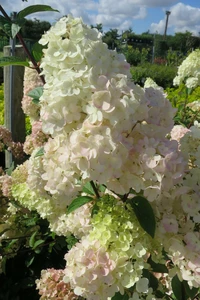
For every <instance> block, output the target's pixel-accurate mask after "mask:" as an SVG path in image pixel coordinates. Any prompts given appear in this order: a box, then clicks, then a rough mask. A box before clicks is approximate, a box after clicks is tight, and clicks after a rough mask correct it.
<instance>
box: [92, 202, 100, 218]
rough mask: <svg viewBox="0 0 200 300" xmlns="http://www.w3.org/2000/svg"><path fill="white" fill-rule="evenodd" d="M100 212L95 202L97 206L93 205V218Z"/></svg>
mask: <svg viewBox="0 0 200 300" xmlns="http://www.w3.org/2000/svg"><path fill="white" fill-rule="evenodd" d="M98 211H99V206H98V205H97V203H96V202H95V204H94V205H93V208H92V213H91V217H93V216H94V215H96V214H98Z"/></svg>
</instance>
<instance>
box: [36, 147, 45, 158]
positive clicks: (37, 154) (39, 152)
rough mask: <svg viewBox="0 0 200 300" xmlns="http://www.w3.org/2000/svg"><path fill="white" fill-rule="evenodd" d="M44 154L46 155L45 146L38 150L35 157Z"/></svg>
mask: <svg viewBox="0 0 200 300" xmlns="http://www.w3.org/2000/svg"><path fill="white" fill-rule="evenodd" d="M43 155H44V148H43V147H42V148H40V149H39V150H38V152H37V153H36V154H35V156H34V157H38V156H43Z"/></svg>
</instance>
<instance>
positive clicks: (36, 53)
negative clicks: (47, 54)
mask: <svg viewBox="0 0 200 300" xmlns="http://www.w3.org/2000/svg"><path fill="white" fill-rule="evenodd" d="M43 49H44V46H42V45H41V44H39V43H38V42H37V43H35V44H34V45H33V48H32V55H33V57H34V59H35V60H36V61H37V62H39V61H40V60H41V58H42V57H43Z"/></svg>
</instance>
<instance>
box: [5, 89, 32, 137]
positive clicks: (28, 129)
mask: <svg viewBox="0 0 200 300" xmlns="http://www.w3.org/2000/svg"><path fill="white" fill-rule="evenodd" d="M0 125H4V88H3V84H1V85H0ZM25 126H26V135H29V134H30V133H31V123H30V119H29V117H28V116H26V118H25Z"/></svg>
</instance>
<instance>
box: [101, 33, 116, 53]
mask: <svg viewBox="0 0 200 300" xmlns="http://www.w3.org/2000/svg"><path fill="white" fill-rule="evenodd" d="M119 37H120V35H119V34H118V30H117V29H110V30H109V31H107V32H106V33H105V34H104V35H103V38H102V39H103V42H104V43H106V44H107V45H108V48H109V49H113V50H114V49H115V48H117V47H118V46H119V44H120V39H119Z"/></svg>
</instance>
